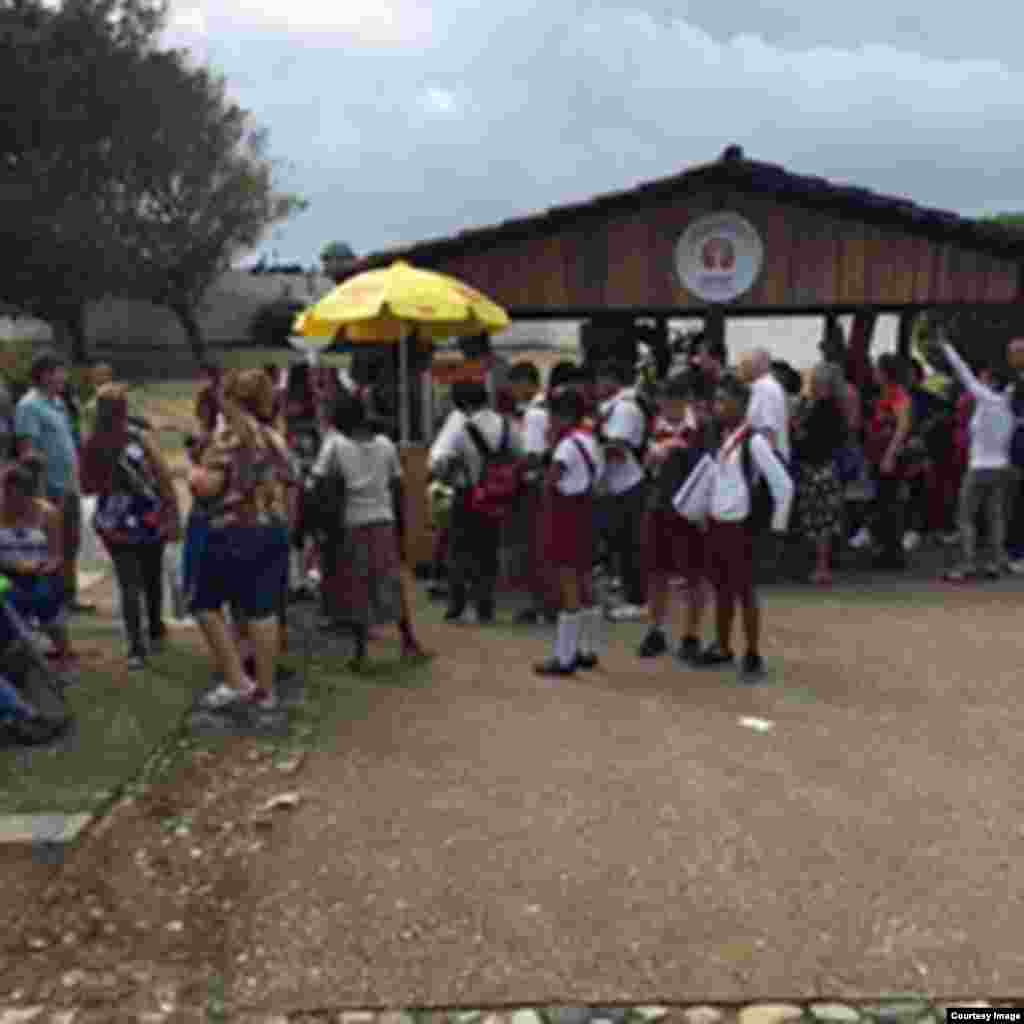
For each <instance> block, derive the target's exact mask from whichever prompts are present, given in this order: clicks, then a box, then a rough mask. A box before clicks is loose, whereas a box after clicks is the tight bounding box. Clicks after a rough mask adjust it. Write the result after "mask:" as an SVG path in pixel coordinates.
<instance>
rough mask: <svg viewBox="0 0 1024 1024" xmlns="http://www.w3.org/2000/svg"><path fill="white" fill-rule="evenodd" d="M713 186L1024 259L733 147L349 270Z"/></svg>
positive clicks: (996, 240) (936, 219) (1020, 252)
mask: <svg viewBox="0 0 1024 1024" xmlns="http://www.w3.org/2000/svg"><path fill="white" fill-rule="evenodd" d="M710 185H719V186H726V187H730V188H735V189H738V190H740V191H746V192H754V193H759V194H761V195H769V196H772V197H774V198H776V199H778V200H780V201H782V202H791V203H795V204H797V205H801V206H805V207H809V208H812V209H819V210H827V211H828V212H831V213H833V214H834V215H836V216H839V217H846V218H850V219H856V220H863V221H869V222H872V223H885V224H889V225H892V226H894V227H902V228H904V229H905V230H907V231H909V232H910V233H912V234H919V235H926V236H928V237H932V238H935V239H942V240H948V241H958V242H960V243H961V244H963V245H965V246H968V247H970V248H974V249H979V250H983V251H986V252H990V253H994V254H996V255H1000V256H1003V257H1008V258H1011V259H1012V258H1017V259H1024V233H1021V232H1019V231H1015V230H1013V229H1012V228H1008V227H1003V226H1001V225H997V224H985V223H981V222H979V221H976V220H971V219H969V218H966V217H961V216H959V215H958V214H956V213H951V212H949V211H947V210H936V209H931V208H929V207H924V206H918V205H917V204H916V203H914V202H912V201H911V200H909V199H904V198H902V197H898V196H886V195H881V194H879V193H876V192H872V191H871V190H870V189H866V188H859V187H856V186H853V185H847V184H836V183H834V182H830V181H826V180H825V179H824V178H819V177H815V176H810V175H801V174H794V173H792V172H791V171H787V170H786V169H785V168H784V167H781V166H779V165H777V164H768V163H761V162H759V161H756V160H748V159H746V158H745V157H744V156H743V155H742V150H739V148H738V147H729V149H727V150H726V152H725V153H723V155H722V158H721V159H720V160H718V161H716V162H715V163H710V164H701V165H699V166H697V167H692V168H690V169H689V170H687V171H684V172H682V173H681V174H675V175H672V176H670V177H667V178H660V179H657V180H655V181H648V182H643V183H641V184H639V185H637V186H635V187H634V188H631V189H627V190H625V191H619V192H609V193H605V194H603V195H597V196H593V197H592V198H590V199H587V200H584V201H583V202H579V203H571V204H568V205H565V206H556V207H551V208H550V209H548V210H546V211H544V212H543V213H538V214H535V215H533V216H529V217H519V218H515V219H512V220H507V221H504V222H502V223H500V224H494V225H489V226H487V227H481V228H472V229H469V230H464V231H460V232H458V233H457V234H454V235H449V236H447V237H444V238H433V239H428V240H425V241H422V242H416V243H414V244H412V245H408V246H402V247H398V248H393V249H387V250H382V251H380V252H375V253H370V254H368V255H366V256H364V257H362V258H361V259H359V260H357V261H356V262H355V263H354V264H352V265H351V268H350V270H351V272H358V271H360V270H365V269H367V268H370V267H375V266H380V265H381V264H385V263H389V262H390V261H392V260H395V259H409V260H415V259H417V258H420V259H422V258H424V257H429V256H442V255H446V254H449V253H451V252H452V251H453V250H457V249H460V248H463V247H465V246H468V245H486V244H488V243H491V242H498V241H501V240H503V239H506V238H512V237H524V236H536V235H543V234H544V233H546V232H548V231H553V230H555V228H556V227H557V226H558V225H559V224H564V223H565V222H566V221H571V220H576V219H579V218H580V217H583V216H587V215H594V214H601V213H611V212H612V211H614V210H616V209H619V208H625V207H636V206H639V205H643V204H646V203H649V202H650V201H652V200H654V199H656V198H658V197H661V196H668V195H677V194H679V193H684V192H687V191H691V190H694V189H697V188H701V187H705V186H710Z"/></svg>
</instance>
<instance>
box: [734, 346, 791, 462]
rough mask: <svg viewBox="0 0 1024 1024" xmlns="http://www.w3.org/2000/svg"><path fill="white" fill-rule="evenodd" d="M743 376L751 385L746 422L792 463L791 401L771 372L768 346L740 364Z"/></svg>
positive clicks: (750, 355)
mask: <svg viewBox="0 0 1024 1024" xmlns="http://www.w3.org/2000/svg"><path fill="white" fill-rule="evenodd" d="M740 376H741V377H742V378H743V379H744V381H745V382H746V383H747V384H749V385H750V405H749V406H748V407H747V423H748V425H749V426H750V428H751V430H756V431H758V432H760V433H761V434H763V435H764V436H765V437H766V438H767V439H768V441H769V442H770V443H771V445H772V447H773V448H774V449H775V451H776V452H777V453H778V454H779V455H780V456H781V457H782V459H783V461H784V462H785V463H786V465H787V466H788V465H789V463H790V455H791V449H790V441H789V403H788V402H787V400H786V392H785V389H784V388H783V387H782V385H781V384H780V383H779V381H778V380H777V379H776V377H775V375H774V374H773V373H772V357H771V355H770V354H769V352H768V350H767V349H763V348H756V349H754V351H753V352H751V353H750V354H749V355H747V356H746V357H744V359H743V361H742V362H741V363H740Z"/></svg>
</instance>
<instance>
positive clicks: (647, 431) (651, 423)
mask: <svg viewBox="0 0 1024 1024" xmlns="http://www.w3.org/2000/svg"><path fill="white" fill-rule="evenodd" d="M619 401H620V402H632V403H633V404H634V405H635V406H636V407H637V408H638V409H639V410H640V412H641V414H642V415H643V418H644V433H643V437H642V438H641V439H640V443H639V444H636V445H633V444H627V445H626V447H627V448H628V449H629V450H630V451H631V452H632V453H633V456H634V458H635V459H636V460H637V462H639V463H640V466H641V467H643V465H644V460H645V459H646V458H647V449H648V448H650V446H651V439H652V438H653V437H654V431H655V427H656V425H657V420H658V410H657V408H656V406H655V405H654V404H653V403H652V402H651V401H650V400H649V399H648V398H647V397H646V396H645V395H642V394H641V393H640V392H639V391H635V392H634V393H633V394H632V395H629V396H627V397H625V398H620V399H619ZM617 404H618V402H616V405H617ZM614 409H615V406H612V408H611V409H610V410H609V412H608V416H607V417H605V419H603V420H602V421H601V425H600V429H599V431H598V433H599V437H600V441H601V443H602V444H607V443H608V439H607V437H606V436H605V433H604V424H605V421H606V420H607V419H609V418H611V415H612V412H614Z"/></svg>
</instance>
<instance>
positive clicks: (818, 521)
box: [796, 398, 847, 544]
mask: <svg viewBox="0 0 1024 1024" xmlns="http://www.w3.org/2000/svg"><path fill="white" fill-rule="evenodd" d="M846 435H847V431H846V419H845V417H844V414H843V410H842V408H841V407H840V406H839V404H838V403H837V402H836V401H835V400H834V399H831V398H827V399H822V400H820V401H817V402H810V403H806V404H804V405H803V406H802V407H801V409H800V413H799V415H798V417H797V437H796V442H797V443H796V454H797V461H798V462H799V465H800V476H799V480H798V483H797V489H798V495H797V498H798V503H799V507H800V524H801V530H802V532H803V534H804V536H805V537H806V538H807V539H808V540H810V541H812V542H813V543H815V544H820V543H822V542H823V541H826V540H830V539H831V538H832V537H834V536H835V535H836V534H837V533H839V531H840V528H841V525H842V518H843V496H844V490H843V485H842V483H841V482H840V480H839V475H838V473H837V472H836V457H837V455H838V453H839V451H840V450H841V449H842V447H843V446H844V445H845V443H846Z"/></svg>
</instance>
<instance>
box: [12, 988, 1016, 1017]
mask: <svg viewBox="0 0 1024 1024" xmlns="http://www.w3.org/2000/svg"><path fill="white" fill-rule="evenodd" d="M19 994H20V993H14V996H15V997H17V996H18V995H19ZM154 998H155V997H154ZM951 1006H955V1007H974V1008H978V1009H983V1008H988V1007H992V1006H999V1007H1015V1008H1018V1009H1020V1008H1024V1000H1021V999H1019V998H1018V999H991V1000H988V1001H986V1000H981V999H974V998H968V999H959V1000H947V999H943V1000H942V1001H932V1000H929V999H928V998H927V997H925V996H918V995H914V994H910V993H908V994H905V995H904V994H898V995H892V996H884V997H881V998H879V999H877V1000H873V1001H869V1002H860V1001H858V1002H855V1003H850V1002H825V1001H821V1002H813V1003H801V1002H796V1001H794V1002H792V1003H783V1002H778V1003H746V1004H717V1005H711V1004H705V1005H693V1004H687V1005H680V1006H633V1007H601V1006H577V1007H572V1006H568V1007H566V1006H559V1007H554V1006H549V1007H544V1008H522V1009H508V1008H502V1009H498V1010H415V1009H409V1010H388V1011H376V1010H310V1011H300V1012H296V1013H286V1014H283V1013H267V1012H258V1011H238V1012H232V1011H230V1010H222V1011H221V1013H222V1014H223V1016H221V1017H218V1019H223V1020H228V1021H232V1022H237V1024H662V1022H663V1024H797V1022H799V1024H942V1021H944V1019H945V1011H946V1009H947V1008H949V1007H951ZM183 1012H184V1008H182V1007H180V1006H168V1004H167V1003H166V1002H165V1003H164V1004H163V1009H161V1010H160V1011H149V1012H143V1013H139V1014H137V1015H136V1017H135V1018H127V1017H126V1018H124V1019H125V1020H129V1019H135V1020H137V1021H139V1024H171V1021H172V1020H178V1019H181V1018H180V1016H173V1015H174V1014H178V1015H180V1014H182V1013H183ZM191 1012H192V1014H194V1015H196V1019H197V1020H202V1019H204V1016H203V1014H204V1009H203V1008H198V1007H197V1008H195V1009H194V1010H192V1011H191ZM97 1014H99V1015H98V1016H97ZM103 1014H108V1015H109V1009H106V1010H96V1009H90V1010H84V1009H72V1010H67V1009H64V1010H59V1011H58V1010H49V1011H48V1010H47V1008H46V1007H45V1006H42V1005H38V1004H37V1005H34V1006H25V1005H23V1006H20V1007H14V1006H9V1007H3V1006H0V1024H26V1022H28V1021H34V1022H35V1024H99V1022H100V1021H106V1020H107V1019H108V1017H104V1016H103ZM190 1019H191V1018H190Z"/></svg>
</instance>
